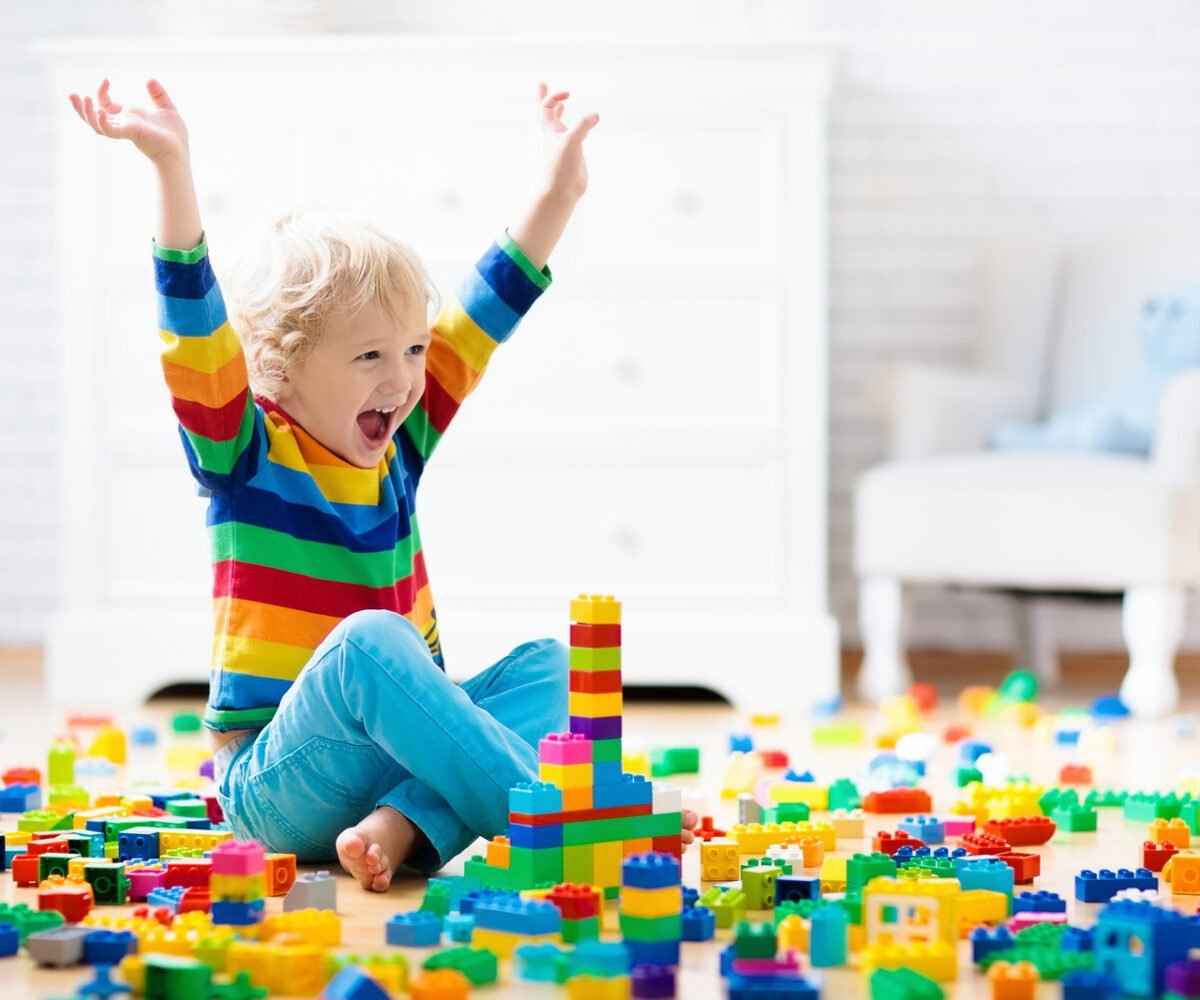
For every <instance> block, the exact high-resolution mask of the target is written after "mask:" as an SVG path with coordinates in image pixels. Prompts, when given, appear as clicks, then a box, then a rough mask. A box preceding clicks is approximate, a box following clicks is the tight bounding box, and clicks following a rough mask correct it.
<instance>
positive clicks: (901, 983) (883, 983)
mask: <svg viewBox="0 0 1200 1000" xmlns="http://www.w3.org/2000/svg"><path fill="white" fill-rule="evenodd" d="M870 982H871V1000H942V998H943V997H944V996H945V995H946V994H945V993H944V992H943V991H942V988H941V987H940V986H939V985H938V984H937V983H936V982H934V981H933V980H932V979H929V978H928V977H926V976H922V975H921V974H920V973H919V972H914V971H913V970H912V969H876V970H875V971H874V972H872V973H871V981H870Z"/></svg>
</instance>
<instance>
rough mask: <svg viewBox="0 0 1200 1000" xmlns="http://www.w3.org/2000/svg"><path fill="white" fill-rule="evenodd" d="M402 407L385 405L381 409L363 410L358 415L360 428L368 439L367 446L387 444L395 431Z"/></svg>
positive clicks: (374, 446)
mask: <svg viewBox="0 0 1200 1000" xmlns="http://www.w3.org/2000/svg"><path fill="white" fill-rule="evenodd" d="M399 413H400V408H399V407H397V406H385V407H382V408H379V409H373V410H363V411H362V413H360V414H359V415H358V429H359V431H360V432H361V433H362V436H363V438H365V439H366V442H367V446H368V447H370V448H378V447H379V446H380V445H383V444H386V443H387V441H388V439H389V438H391V436H392V434H393V432H394V431H395V429H396V427H395V425H396V423H397V420H398V417H399Z"/></svg>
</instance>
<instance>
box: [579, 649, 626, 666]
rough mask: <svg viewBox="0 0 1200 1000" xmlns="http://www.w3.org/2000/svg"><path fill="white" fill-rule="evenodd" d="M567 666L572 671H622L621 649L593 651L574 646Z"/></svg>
mask: <svg viewBox="0 0 1200 1000" xmlns="http://www.w3.org/2000/svg"><path fill="white" fill-rule="evenodd" d="M567 664H568V666H569V668H570V669H571V670H620V669H621V647H620V646H609V647H607V648H599V649H591V648H586V647H583V646H572V647H571V651H570V653H569V655H568V658H567Z"/></svg>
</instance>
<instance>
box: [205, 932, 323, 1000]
mask: <svg viewBox="0 0 1200 1000" xmlns="http://www.w3.org/2000/svg"><path fill="white" fill-rule="evenodd" d="M243 970H245V971H246V972H248V973H250V978H251V979H252V980H253V981H254V984H255V985H256V986H265V987H266V988H267V989H268V990H270V991H271V992H272V993H286V994H289V995H292V994H294V995H297V996H315V995H316V994H317V993H319V992H320V991H321V989H322V987H323V986H324V985H325V983H326V981H327V978H328V977H327V976H326V975H325V951H324V949H322V948H315V947H313V946H312V945H281V944H275V943H272V942H264V941H231V942H230V944H229V947H228V949H226V952H225V971H226V973H227V974H229V975H231V976H236V975H237V974H238V973H239V972H241V971H243Z"/></svg>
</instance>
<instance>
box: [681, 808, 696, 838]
mask: <svg viewBox="0 0 1200 1000" xmlns="http://www.w3.org/2000/svg"><path fill="white" fill-rule="evenodd" d="M699 822H700V817H699V816H697V815H696V814H695V813H694V812H692V811H691V810H690V809H685V810H684V811H683V830H682V831H681V833H680V836H681V837H682V838H683V846H684V847H687V845H688V844H690V843H691V842H692V841H693V840H695V839H696V835H695V834H694V833H693V832H692V831H693V830H695V829H696V824H697V823H699Z"/></svg>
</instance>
